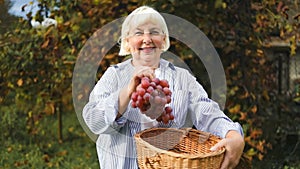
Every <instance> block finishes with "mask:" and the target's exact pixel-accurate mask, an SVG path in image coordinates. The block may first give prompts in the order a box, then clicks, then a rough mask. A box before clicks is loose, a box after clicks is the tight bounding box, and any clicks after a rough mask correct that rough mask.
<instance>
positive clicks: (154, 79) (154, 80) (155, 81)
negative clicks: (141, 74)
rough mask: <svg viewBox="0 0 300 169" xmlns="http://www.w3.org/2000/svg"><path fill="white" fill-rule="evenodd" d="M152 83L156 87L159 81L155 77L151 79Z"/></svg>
mask: <svg viewBox="0 0 300 169" xmlns="http://www.w3.org/2000/svg"><path fill="white" fill-rule="evenodd" d="M152 82H154V83H155V84H156V85H158V84H159V82H160V80H159V79H158V78H156V77H155V78H153V79H152Z"/></svg>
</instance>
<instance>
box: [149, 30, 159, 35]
mask: <svg viewBox="0 0 300 169" xmlns="http://www.w3.org/2000/svg"><path fill="white" fill-rule="evenodd" d="M150 34H151V35H159V32H158V31H151V32H150Z"/></svg>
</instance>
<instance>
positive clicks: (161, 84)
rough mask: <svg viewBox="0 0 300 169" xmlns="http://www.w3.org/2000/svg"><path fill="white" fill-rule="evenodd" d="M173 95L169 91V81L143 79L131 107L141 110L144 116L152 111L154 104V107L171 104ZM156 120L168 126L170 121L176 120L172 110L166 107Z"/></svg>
mask: <svg viewBox="0 0 300 169" xmlns="http://www.w3.org/2000/svg"><path fill="white" fill-rule="evenodd" d="M171 95H172V92H171V90H170V89H169V83H168V81H167V80H165V79H162V80H160V79H159V78H152V79H150V78H149V77H142V78H141V79H140V84H139V85H138V86H137V87H136V89H135V91H134V92H133V93H132V95H131V107H133V108H139V109H140V111H141V113H143V114H144V113H147V110H149V109H150V107H151V106H152V105H151V104H154V105H153V106H165V105H166V104H168V103H171V98H172V97H171ZM148 113H149V112H148ZM155 113H157V112H155ZM150 116H151V115H150ZM156 120H157V121H158V122H163V123H165V124H168V123H169V121H170V120H174V115H173V114H172V108H171V107H170V106H166V107H165V108H164V109H163V110H162V114H161V115H160V116H159V117H157V118H156Z"/></svg>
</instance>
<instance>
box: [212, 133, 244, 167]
mask: <svg viewBox="0 0 300 169" xmlns="http://www.w3.org/2000/svg"><path fill="white" fill-rule="evenodd" d="M221 147H225V149H226V151H225V156H224V159H223V162H222V165H221V169H233V168H235V167H236V166H237V165H238V163H239V161H240V158H241V156H242V153H243V150H244V147H245V142H244V138H243V137H242V136H241V134H239V133H238V132H237V131H234V130H231V131H229V132H228V133H227V134H226V138H224V139H222V140H221V141H220V142H218V143H217V144H216V145H215V146H213V147H212V148H211V150H212V151H215V150H217V149H219V148H221Z"/></svg>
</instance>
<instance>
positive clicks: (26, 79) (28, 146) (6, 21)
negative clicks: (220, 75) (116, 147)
mask: <svg viewBox="0 0 300 169" xmlns="http://www.w3.org/2000/svg"><path fill="white" fill-rule="evenodd" d="M141 5H148V6H151V7H154V8H155V9H157V10H158V11H159V12H163V13H168V14H172V15H175V16H178V17H181V18H183V19H185V20H187V21H189V22H191V23H192V24H194V25H195V26H196V27H198V28H199V29H200V30H201V31H203V33H204V34H205V35H206V36H207V37H208V38H209V39H210V41H211V42H212V44H213V46H214V47H215V48H216V50H217V52H218V54H219V56H220V59H221V61H222V64H223V67H224V70H225V73H226V84H227V93H226V105H225V107H224V112H225V113H226V114H227V115H228V116H230V117H231V118H232V119H233V120H234V121H237V122H239V123H240V124H241V125H242V127H243V130H244V133H245V142H246V147H245V150H244V152H245V155H246V156H247V158H249V159H250V160H251V162H252V166H253V168H254V169H273V168H274V169H296V168H300V145H299V142H300V136H299V135H300V51H299V47H300V43H299V42H300V31H299V30H300V1H299V0H285V1H283V0H261V1H256V0H247V1H236V0H209V1H198V0H185V1H181V0H161V1H154V0H142V1H137V0H131V1H130V0H125V1H117V0H112V1H111V0H81V1H79V0H74V1H66V0H49V1H46V0H33V1H30V0H0V62H1V64H0V105H1V106H0V113H1V118H0V130H1V133H2V134H1V136H0V142H1V145H0V169H4V168H5V169H6V168H68V169H69V168H72V169H76V168H78V169H82V168H91V169H94V168H99V164H98V159H97V154H96V148H95V143H94V142H93V141H92V139H90V137H89V136H88V135H87V134H86V132H85V131H84V130H83V128H82V126H81V125H80V123H79V121H78V119H77V115H76V112H75V110H74V106H73V99H72V97H73V96H72V78H73V77H72V75H73V70H74V66H75V63H76V59H77V57H78V55H79V53H80V50H81V49H82V47H83V46H84V45H85V43H86V42H87V41H88V39H89V37H91V36H92V35H93V34H94V33H95V32H96V31H97V30H99V29H101V27H102V26H104V25H106V24H108V23H110V22H112V21H113V20H115V19H119V18H121V17H123V16H127V15H128V13H130V12H131V11H132V10H134V9H135V8H137V7H139V6H141ZM178 27H180V23H178ZM111 33H113V34H116V35H118V32H111ZM117 38H118V37H116V39H115V40H117ZM118 49H119V47H118V45H115V46H114V47H113V48H111V49H110V50H109V52H108V53H107V54H106V56H105V57H104V58H103V59H102V60H101V62H99V63H97V64H98V65H99V69H98V72H97V75H96V77H95V82H96V81H97V80H98V79H99V78H100V77H101V75H102V74H103V72H104V71H105V70H106V69H107V67H108V66H109V65H111V64H116V63H118V62H120V61H122V60H123V59H124V57H120V56H118V55H117V54H118ZM169 51H170V52H172V53H173V54H175V55H176V56H178V57H180V59H181V60H182V61H183V62H184V63H185V64H186V65H188V67H189V68H190V70H191V71H192V72H193V74H194V75H195V76H196V77H197V80H198V81H199V82H200V83H201V84H203V86H204V88H205V89H206V90H207V91H208V93H209V94H210V93H211V91H210V81H209V78H208V75H207V72H206V70H205V67H204V66H203V64H202V62H201V60H200V59H199V57H197V55H196V54H195V53H194V52H193V51H192V50H190V49H189V48H188V47H187V45H186V44H183V43H182V42H180V41H179V40H176V39H174V38H171V47H170V50H169ZM96 52H99V50H96ZM95 54H97V53H95ZM82 90H83V91H84V92H86V93H89V92H90V88H89V87H86V86H82ZM75 97H76V98H77V99H78V100H79V101H80V99H81V97H82V96H81V95H78V96H77V95H75ZM83 104H84V103H83Z"/></svg>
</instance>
